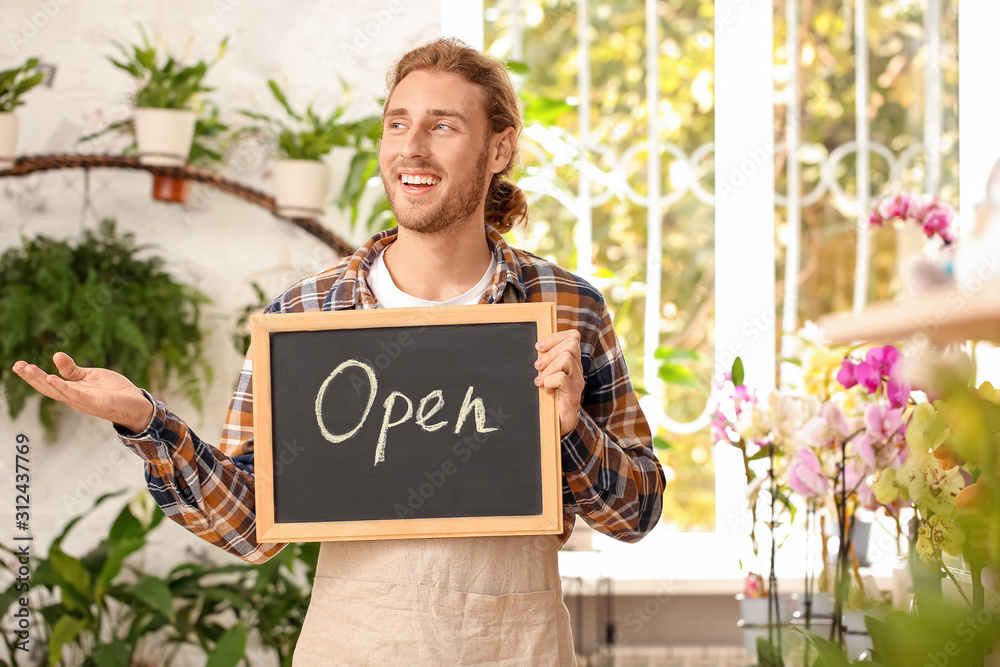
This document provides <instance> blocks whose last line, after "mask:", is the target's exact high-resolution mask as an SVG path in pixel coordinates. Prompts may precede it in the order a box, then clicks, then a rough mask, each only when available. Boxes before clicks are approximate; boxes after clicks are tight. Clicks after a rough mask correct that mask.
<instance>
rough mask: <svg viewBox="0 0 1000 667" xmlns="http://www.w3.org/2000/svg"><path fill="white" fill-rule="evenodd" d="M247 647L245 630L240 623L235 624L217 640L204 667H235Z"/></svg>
mask: <svg viewBox="0 0 1000 667" xmlns="http://www.w3.org/2000/svg"><path fill="white" fill-rule="evenodd" d="M246 645H247V629H246V626H244V625H243V624H242V623H237V624H236V625H234V626H232V627H231V628H229V629H228V630H226V632H225V634H224V635H222V636H221V637H220V638H219V641H217V642H216V643H215V650H213V651H212V652H211V653H210V654H209V656H208V662H206V663H205V667H235V666H236V663H238V662H239V661H240V659H241V658H243V657H244V654H245V653H246Z"/></svg>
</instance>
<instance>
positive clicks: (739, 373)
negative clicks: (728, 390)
mask: <svg viewBox="0 0 1000 667" xmlns="http://www.w3.org/2000/svg"><path fill="white" fill-rule="evenodd" d="M732 378H733V385H735V386H737V387H740V386H742V385H743V379H744V378H743V360H742V359H740V358H739V357H736V360H735V361H734V362H733V371H732Z"/></svg>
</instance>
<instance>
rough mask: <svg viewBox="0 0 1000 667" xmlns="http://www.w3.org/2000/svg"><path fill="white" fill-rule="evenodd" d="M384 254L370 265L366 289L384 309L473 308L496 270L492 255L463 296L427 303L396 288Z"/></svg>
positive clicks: (381, 253) (495, 262)
mask: <svg viewBox="0 0 1000 667" xmlns="http://www.w3.org/2000/svg"><path fill="white" fill-rule="evenodd" d="M384 254H385V253H384V252H380V253H379V254H378V256H377V257H376V258H375V262H374V263H373V264H372V268H371V270H370V271H369V272H368V287H369V288H370V289H371V291H372V294H374V295H375V299H376V300H377V301H378V302H379V303H380V304H382V305H383V306H385V307H386V308H407V307H410V306H473V305H475V304H477V303H479V302H480V301H481V300H482V298H483V293H484V292H485V291H486V288H488V287H489V286H490V283H491V282H492V281H493V274H494V273H496V270H497V258H496V256H495V255H494V257H493V259H492V260H491V261H490V265H489V267H488V268H487V269H486V273H484V274H483V277H482V278H480V279H479V282H478V283H476V285H475V286H474V287H472V288H471V289H470V290H469V291H467V292H466V293H465V294H460V295H458V296H456V297H454V298H451V299H448V300H447V301H428V300H427V299H418V298H417V297H415V296H411V295H409V294H407V293H406V292H404V291H403V290H401V289H399V288H398V287H396V283H394V282H392V276H391V275H389V269H387V268H386V266H385V260H384V259H383V255H384Z"/></svg>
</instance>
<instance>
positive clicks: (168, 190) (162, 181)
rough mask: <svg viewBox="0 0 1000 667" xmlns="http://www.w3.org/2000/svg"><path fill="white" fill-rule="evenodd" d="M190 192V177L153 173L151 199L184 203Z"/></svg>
mask: <svg viewBox="0 0 1000 667" xmlns="http://www.w3.org/2000/svg"><path fill="white" fill-rule="evenodd" d="M190 194H191V181H190V179H187V178H174V177H173V176H161V175H159V174H153V199H155V200H157V201H169V202H177V203H179V204H186V203H187V200H188V195H190Z"/></svg>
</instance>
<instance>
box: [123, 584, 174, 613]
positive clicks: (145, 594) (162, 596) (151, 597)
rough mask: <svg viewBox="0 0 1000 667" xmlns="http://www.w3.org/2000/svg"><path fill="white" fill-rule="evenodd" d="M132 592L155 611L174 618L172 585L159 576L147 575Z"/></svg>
mask: <svg viewBox="0 0 1000 667" xmlns="http://www.w3.org/2000/svg"><path fill="white" fill-rule="evenodd" d="M132 592H133V593H134V594H135V596H136V597H137V598H139V599H140V600H142V601H143V602H145V603H146V604H147V605H149V607H150V608H151V609H153V610H154V611H156V612H158V613H160V614H162V615H164V616H166V617H167V618H169V619H170V620H171V621H172V620H173V619H174V606H173V596H172V595H171V593H170V586H168V585H167V582H166V581H164V580H163V579H160V578H159V577H153V576H145V577H143V578H142V579H140V580H139V581H138V583H136V585H135V586H134V587H133V589H132Z"/></svg>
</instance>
